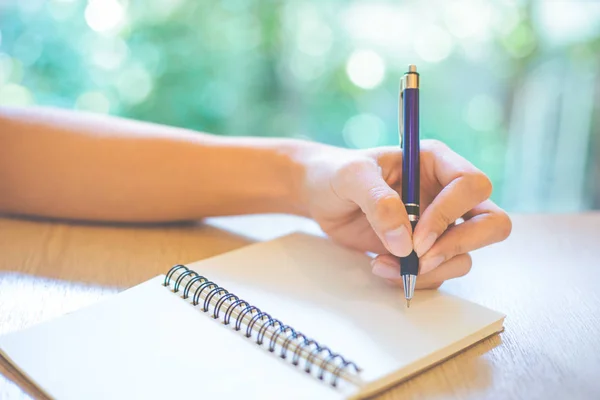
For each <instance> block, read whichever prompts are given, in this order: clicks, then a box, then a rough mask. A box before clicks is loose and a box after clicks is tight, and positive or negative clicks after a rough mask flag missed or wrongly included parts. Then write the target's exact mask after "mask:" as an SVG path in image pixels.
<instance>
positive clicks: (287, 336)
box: [163, 264, 361, 387]
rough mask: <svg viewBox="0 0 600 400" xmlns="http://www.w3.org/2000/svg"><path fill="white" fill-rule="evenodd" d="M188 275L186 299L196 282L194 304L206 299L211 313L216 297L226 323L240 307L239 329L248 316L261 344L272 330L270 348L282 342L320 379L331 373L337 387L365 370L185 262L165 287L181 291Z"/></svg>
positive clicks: (216, 314)
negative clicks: (190, 267) (354, 374)
mask: <svg viewBox="0 0 600 400" xmlns="http://www.w3.org/2000/svg"><path fill="white" fill-rule="evenodd" d="M177 271H182V272H180V273H179V275H178V276H177V278H174V277H175V273H176V272H177ZM186 277H189V281H188V282H187V283H186V285H185V286H184V288H183V295H182V298H183V299H188V298H189V297H190V292H191V290H192V288H193V287H194V285H196V286H197V287H196V288H195V289H194V291H193V294H192V295H191V296H192V302H191V304H192V305H193V306H197V305H198V304H200V301H201V300H203V303H202V308H201V309H202V311H203V312H208V311H209V307H210V306H211V303H212V301H213V300H215V301H216V303H215V304H214V307H213V310H212V317H213V318H214V319H219V318H220V316H221V312H222V310H223V309H224V312H223V318H222V322H223V324H224V325H230V323H231V319H232V317H233V313H234V311H236V310H237V312H238V313H237V316H235V317H234V321H233V325H234V329H235V330H236V331H240V330H242V325H243V324H244V319H245V318H249V321H248V322H246V327H245V328H246V331H245V336H246V337H247V338H252V333H253V332H257V335H256V338H255V339H254V341H255V342H256V344H258V345H259V346H262V345H263V344H264V343H265V341H264V339H265V336H266V335H267V333H268V334H269V336H270V337H269V338H267V339H268V346H267V349H268V350H269V351H270V352H275V349H276V347H277V345H278V344H279V345H280V347H281V350H280V352H279V356H280V357H281V358H284V359H287V358H288V357H289V356H290V355H291V363H292V364H293V365H296V366H299V367H302V366H301V365H300V360H301V359H303V360H304V371H305V372H307V373H313V372H315V373H316V376H317V377H318V379H320V380H325V376H326V373H327V372H329V374H330V375H331V380H330V382H329V383H330V384H331V385H332V386H334V387H336V386H338V380H339V379H340V378H342V379H344V378H346V377H347V375H348V373H350V371H354V373H359V372H361V369H360V368H359V367H358V366H357V365H356V364H355V363H354V362H352V361H348V360H346V359H345V358H344V357H343V356H341V355H340V354H337V353H334V352H333V351H331V349H330V348H329V347H327V346H323V345H321V344H320V343H318V342H317V341H316V340H313V339H311V338H309V337H307V336H306V335H304V334H303V333H301V332H299V331H297V330H295V329H294V328H292V327H291V326H289V325H284V324H283V323H282V322H281V321H280V320H278V319H276V318H273V317H271V315H269V314H267V313H266V312H263V311H261V310H260V309H259V308H258V307H255V306H253V305H251V304H250V303H248V302H247V301H245V300H242V299H240V298H239V297H238V296H236V295H235V294H233V293H230V292H229V291H228V290H227V289H225V288H223V287H221V286H219V285H217V284H216V283H214V282H212V281H210V280H208V279H207V278H205V277H204V276H201V275H199V274H198V273H196V272H195V271H192V270H191V269H189V268H188V267H186V266H185V265H181V264H178V265H175V266H173V267H172V268H171V269H170V270H169V271H168V273H167V274H166V276H165V280H164V282H163V286H166V287H169V286H170V285H171V281H172V280H174V284H173V289H172V291H173V292H174V293H177V292H179V291H180V288H181V284H182V283H183V281H184V279H185V278H186ZM203 293H204V294H205V296H204V297H202V294H203ZM226 303H227V304H226ZM255 327H256V331H255V329H254V328H255ZM280 342H282V343H280Z"/></svg>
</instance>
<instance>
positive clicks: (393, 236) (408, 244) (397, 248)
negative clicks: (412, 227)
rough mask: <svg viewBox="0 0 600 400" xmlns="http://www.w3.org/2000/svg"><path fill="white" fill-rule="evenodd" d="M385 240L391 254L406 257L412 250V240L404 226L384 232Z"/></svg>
mask: <svg viewBox="0 0 600 400" xmlns="http://www.w3.org/2000/svg"><path fill="white" fill-rule="evenodd" d="M385 241H386V242H387V245H388V249H389V250H390V251H391V252H392V254H394V255H396V256H398V257H406V256H407V255H409V254H410V252H411V251H412V240H411V238H410V234H409V233H408V229H406V226H404V225H402V226H400V227H399V228H396V229H394V230H393V231H389V232H387V233H386V234H385Z"/></svg>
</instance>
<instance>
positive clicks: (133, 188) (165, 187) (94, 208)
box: [0, 108, 309, 221]
mask: <svg viewBox="0 0 600 400" xmlns="http://www.w3.org/2000/svg"><path fill="white" fill-rule="evenodd" d="M305 146H309V145H308V144H305V143H300V142H297V141H293V140H285V139H259V138H225V137H217V136H211V135H206V134H200V133H195V132H190V131H187V130H183V129H176V128H170V127H165V126H160V125H154V124H148V123H141V122H134V121H129V120H124V119H120V118H114V117H105V116H98V115H90V114H82V113H74V112H70V111H66V110H56V109H39V108H38V109H36V108H29V109H0V212H5V213H6V212H8V213H17V214H29V215H38V216H47V217H56V218H69V219H86V220H101V221H109V220H110V221H171V220H183V219H195V218H201V217H206V216H214V215H231V214H249V213H263V212H285V213H296V214H303V213H304V210H303V205H302V204H301V203H302V202H301V201H300V198H301V196H300V195H299V191H300V188H299V182H300V181H301V180H302V174H303V167H302V163H301V162H299V159H300V158H301V153H302V152H303V147H305Z"/></svg>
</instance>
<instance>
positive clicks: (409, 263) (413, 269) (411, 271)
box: [399, 221, 419, 275]
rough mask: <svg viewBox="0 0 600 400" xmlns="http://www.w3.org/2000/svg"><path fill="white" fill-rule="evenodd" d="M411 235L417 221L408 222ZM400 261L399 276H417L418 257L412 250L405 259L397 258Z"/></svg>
mask: <svg viewBox="0 0 600 400" xmlns="http://www.w3.org/2000/svg"><path fill="white" fill-rule="evenodd" d="M410 225H411V226H412V230H413V233H414V232H415V228H416V227H417V221H410ZM399 260H400V274H401V275H418V274H419V257H417V253H415V251H414V250H413V251H412V252H411V253H410V254H409V255H408V256H406V257H399Z"/></svg>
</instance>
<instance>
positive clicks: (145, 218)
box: [0, 107, 512, 289]
mask: <svg viewBox="0 0 600 400" xmlns="http://www.w3.org/2000/svg"><path fill="white" fill-rule="evenodd" d="M401 188H402V152H401V150H400V149H399V148H397V147H390V148H375V149H368V150H350V149H343V148H338V147H333V146H327V145H324V144H319V143H314V142H308V141H300V140H292V139H272V138H269V139H265V138H256V137H236V138H233V137H222V136H215V135H210V134H206V133H201V132H194V131H189V130H185V129H178V128H173V127H168V126H162V125H157V124H151V123H145V122H138V121H132V120H126V119H122V118H117V117H110V116H100V115H94V114H89V113H82V112H74V111H68V110H60V109H53V108H38V107H31V108H7V107H5V108H0V194H1V195H0V213H4V214H13V215H31V216H38V217H46V218H59V219H71V220H84V221H101V222H108V223H110V222H120V223H122V222H137V223H140V222H148V223H154V222H165V221H179V220H192V219H201V218H203V217H208V216H218V215H221V216H223V215H240V214H255V213H289V214H295V215H300V216H304V217H308V218H312V219H314V220H315V221H316V222H317V223H318V224H319V225H320V226H321V228H322V229H323V231H324V232H325V233H327V234H328V235H329V236H330V237H331V238H332V240H334V241H336V242H338V243H340V244H342V245H344V246H348V247H351V248H354V249H357V250H360V251H369V252H373V253H376V254H378V255H377V256H376V257H374V259H373V262H372V267H373V273H374V274H376V275H378V276H380V277H382V278H383V279H387V280H389V281H390V282H393V283H395V284H398V285H400V286H401V279H400V276H399V265H398V261H397V257H399V256H406V255H408V254H409V253H410V252H411V251H412V249H413V248H414V249H415V250H416V252H417V254H418V255H419V257H420V260H421V267H420V273H419V274H420V275H421V276H420V277H419V279H418V280H417V282H418V283H417V288H418V289H422V288H437V287H439V286H440V285H441V284H442V283H443V282H444V281H446V280H448V279H452V278H456V277H459V276H463V275H465V274H466V273H468V272H469V270H470V268H471V257H470V256H469V252H471V251H473V250H476V249H478V248H481V247H484V246H488V245H491V244H493V243H496V242H499V241H502V240H504V239H506V238H507V237H508V236H509V234H510V231H511V228H512V226H511V221H510V219H509V217H508V216H507V214H506V213H505V212H504V211H503V210H502V209H501V208H499V207H498V206H497V205H495V204H494V203H493V202H492V201H491V200H490V199H489V197H490V195H491V192H492V185H491V183H490V180H489V179H488V178H487V177H486V176H485V174H483V173H482V172H481V171H480V170H478V169H477V168H475V167H474V166H473V165H472V164H471V163H469V162H468V161H467V160H465V159H464V158H462V157H461V156H459V155H458V154H456V153H455V152H453V151H452V150H451V149H450V148H448V147H447V146H446V145H444V144H443V143H441V142H438V141H432V140H424V141H422V143H421V219H420V221H419V224H418V225H417V228H416V229H415V231H414V232H413V231H412V228H411V225H410V223H409V221H408V216H407V214H406V211H405V208H404V205H403V204H402V201H401V195H400V191H401Z"/></svg>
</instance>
